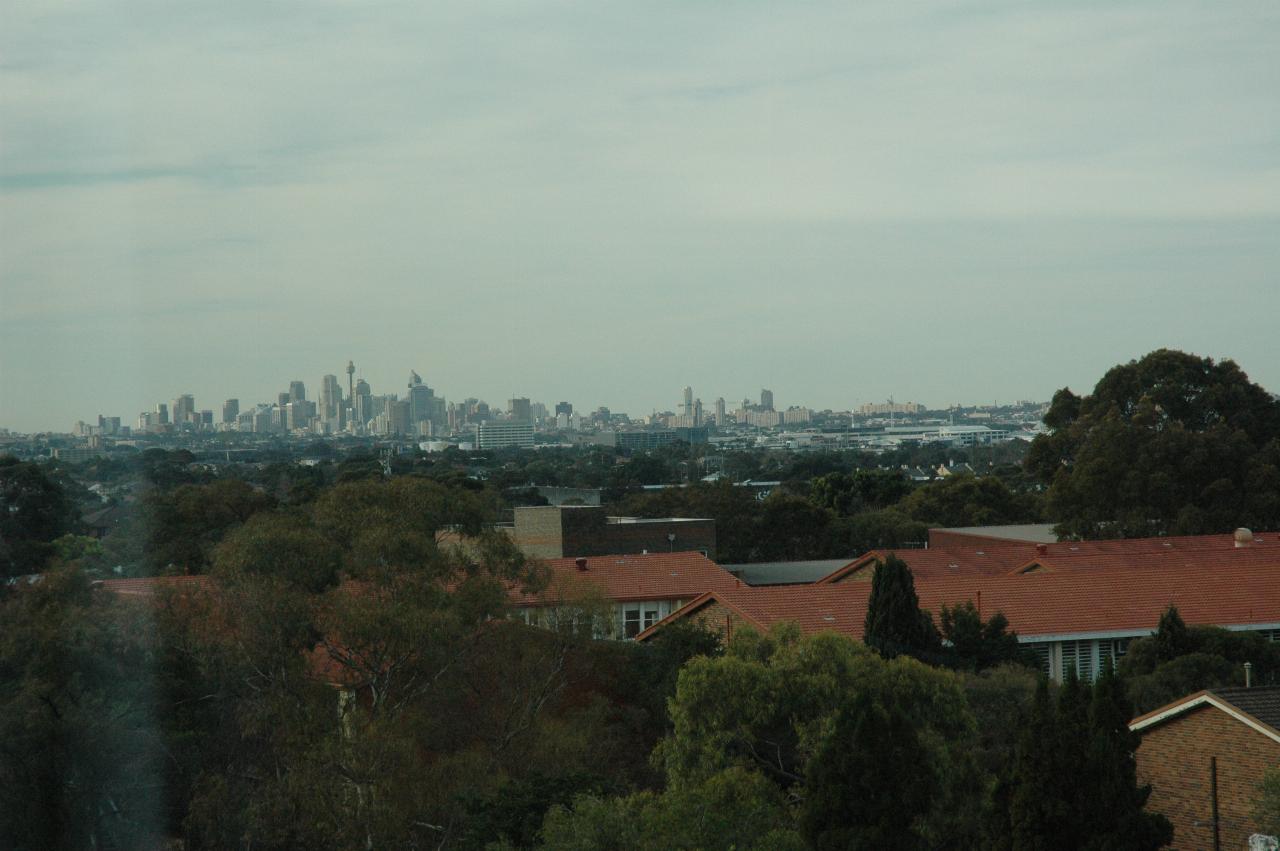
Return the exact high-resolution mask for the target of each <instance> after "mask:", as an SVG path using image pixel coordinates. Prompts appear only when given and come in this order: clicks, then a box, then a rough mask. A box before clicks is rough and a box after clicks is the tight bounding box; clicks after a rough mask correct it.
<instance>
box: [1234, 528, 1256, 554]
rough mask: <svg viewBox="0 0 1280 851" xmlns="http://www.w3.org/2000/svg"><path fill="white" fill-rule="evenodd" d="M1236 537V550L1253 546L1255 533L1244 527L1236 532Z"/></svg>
mask: <svg viewBox="0 0 1280 851" xmlns="http://www.w3.org/2000/svg"><path fill="white" fill-rule="evenodd" d="M1234 537H1235V541H1236V549H1240V548H1241V547H1251V546H1253V533H1252V532H1250V531H1249V530H1248V529H1246V528H1244V527H1243V526H1241V527H1240V528H1239V529H1237V530H1236V533H1235V535H1234Z"/></svg>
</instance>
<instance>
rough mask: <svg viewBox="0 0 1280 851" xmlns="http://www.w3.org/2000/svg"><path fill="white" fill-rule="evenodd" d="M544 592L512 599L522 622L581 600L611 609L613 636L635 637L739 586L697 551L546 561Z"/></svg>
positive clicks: (724, 571)
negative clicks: (712, 594)
mask: <svg viewBox="0 0 1280 851" xmlns="http://www.w3.org/2000/svg"><path fill="white" fill-rule="evenodd" d="M544 563H545V564H546V565H547V567H548V568H549V569H550V572H551V577H550V582H549V584H548V587H547V589H546V590H545V591H541V592H539V593H536V594H529V593H517V594H516V595H515V597H514V599H513V603H514V604H515V606H516V607H517V608H518V609H520V611H521V612H522V614H523V617H524V620H525V621H526V622H527V623H540V622H542V621H543V620H544V619H545V617H546V616H548V615H549V614H550V613H551V612H553V611H554V610H556V609H559V608H563V607H564V606H566V605H569V604H572V603H573V602H574V601H576V600H580V599H583V598H595V599H598V600H601V601H603V602H605V603H606V604H607V605H609V606H611V607H612V609H613V611H612V620H613V624H614V629H613V634H614V635H615V636H617V637H619V638H634V637H635V636H636V635H638V634H639V633H640V632H642V631H643V630H645V629H648V628H649V627H651V626H653V625H654V624H655V623H657V622H658V621H660V620H662V619H663V618H665V617H667V616H669V615H670V614H672V613H673V612H676V611H678V610H679V609H680V608H681V607H682V606H683V605H684V604H685V603H687V602H688V601H690V600H692V599H694V598H695V597H698V596H699V595H701V594H703V593H705V592H708V591H728V590H732V589H736V588H740V587H742V583H741V582H740V581H739V580H738V579H737V578H735V577H734V576H733V575H732V574H731V573H729V572H728V571H726V570H724V569H723V568H721V567H720V566H719V565H718V564H716V563H715V562H714V561H712V560H711V559H709V558H707V557H706V556H705V555H703V554H702V553H700V552H683V553H648V554H639V555H607V556H592V557H589V558H588V557H582V558H560V559H548V560H546V561H545V562H544Z"/></svg>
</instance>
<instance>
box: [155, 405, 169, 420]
mask: <svg viewBox="0 0 1280 851" xmlns="http://www.w3.org/2000/svg"><path fill="white" fill-rule="evenodd" d="M168 424H169V406H168V405H166V404H165V403H164V402H161V403H160V404H158V405H156V425H168Z"/></svg>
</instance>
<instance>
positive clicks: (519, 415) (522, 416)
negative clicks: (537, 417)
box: [507, 398, 533, 423]
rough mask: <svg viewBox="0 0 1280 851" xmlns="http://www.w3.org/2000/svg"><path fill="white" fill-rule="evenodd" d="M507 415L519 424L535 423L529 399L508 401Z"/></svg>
mask: <svg viewBox="0 0 1280 851" xmlns="http://www.w3.org/2000/svg"><path fill="white" fill-rule="evenodd" d="M507 414H508V415H509V416H510V417H511V419H513V420H516V421H517V422H522V423H527V422H532V421H533V411H532V408H531V406H530V404H529V400H528V399H527V398H520V399H509V400H507Z"/></svg>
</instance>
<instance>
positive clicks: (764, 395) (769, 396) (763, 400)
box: [760, 390, 773, 411]
mask: <svg viewBox="0 0 1280 851" xmlns="http://www.w3.org/2000/svg"><path fill="white" fill-rule="evenodd" d="M760 409H761V410H764V411H772V410H773V391H772V390H761V391H760Z"/></svg>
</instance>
